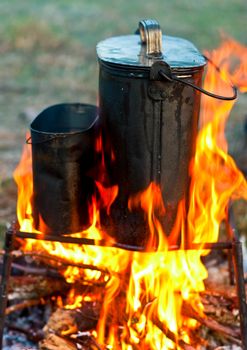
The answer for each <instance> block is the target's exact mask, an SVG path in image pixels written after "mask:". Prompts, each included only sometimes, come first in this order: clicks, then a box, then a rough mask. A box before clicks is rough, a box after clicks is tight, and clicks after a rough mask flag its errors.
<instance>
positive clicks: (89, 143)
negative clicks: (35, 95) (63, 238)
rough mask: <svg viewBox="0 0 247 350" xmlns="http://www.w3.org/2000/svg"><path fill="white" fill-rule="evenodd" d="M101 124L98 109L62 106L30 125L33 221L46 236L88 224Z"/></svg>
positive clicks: (78, 228)
mask: <svg viewBox="0 0 247 350" xmlns="http://www.w3.org/2000/svg"><path fill="white" fill-rule="evenodd" d="M97 121H98V114H97V108H96V107H95V106H91V105H87V104H60V105H55V106H51V107H49V108H47V109H45V110H44V111H43V112H42V113H40V114H39V115H38V116H37V117H36V119H35V120H34V121H33V122H32V124H31V143H32V161H33V217H34V225H35V228H36V229H38V230H40V231H41V232H43V233H53V234H63V233H72V232H78V231H80V230H81V229H82V228H83V226H84V225H87V224H88V209H87V206H88V199H89V197H90V196H91V195H92V193H93V188H94V181H93V179H92V177H91V176H90V175H89V173H90V170H91V169H92V168H93V167H94V163H95V151H94V149H95V137H96V134H97Z"/></svg>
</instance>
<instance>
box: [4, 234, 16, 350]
mask: <svg viewBox="0 0 247 350" xmlns="http://www.w3.org/2000/svg"><path fill="white" fill-rule="evenodd" d="M14 237H15V231H14V230H8V231H7V232H6V235H5V243H4V251H5V254H4V256H3V271H2V279H1V285H0V349H2V347H3V332H4V321H5V310H6V307H7V301H8V284H9V277H10V271H11V262H12V254H11V253H12V249H13V242H14Z"/></svg>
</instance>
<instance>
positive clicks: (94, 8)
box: [0, 0, 247, 226]
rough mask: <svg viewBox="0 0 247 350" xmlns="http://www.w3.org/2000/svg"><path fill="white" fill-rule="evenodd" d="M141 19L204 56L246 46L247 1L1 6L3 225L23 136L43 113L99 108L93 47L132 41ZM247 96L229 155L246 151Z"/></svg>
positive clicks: (60, 1)
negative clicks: (234, 44)
mask: <svg viewBox="0 0 247 350" xmlns="http://www.w3.org/2000/svg"><path fill="white" fill-rule="evenodd" d="M143 18H155V19H157V20H158V21H159V22H160V24H161V27H162V30H163V33H166V34H168V35H172V36H180V37H184V38H186V39H188V40H190V41H192V42H193V43H194V44H195V45H196V46H197V47H198V48H199V49H200V50H203V49H213V48H215V47H217V45H218V44H219V43H220V41H221V36H222V35H223V33H224V34H226V35H229V36H231V37H233V38H234V39H237V40H238V41H240V42H241V43H243V44H247V37H246V23H247V2H246V0H218V1H215V0H204V1H203V0H173V1H171V0H170V1H168V0H166V1H164V0H152V1H139V0H132V1H127V0H115V1H112V2H110V1H107V0H97V1H92V0H91V1H89V0H72V1H69V0H57V1H51V0H36V1H32V0H21V1H20V0H10V1H5V0H2V1H1V2H0V105H1V108H0V121H1V123H0V196H1V197H0V224H1V225H2V226H4V225H5V222H6V220H7V221H9V220H10V218H11V217H13V215H14V209H13V208H14V203H15V188H14V186H13V181H12V179H11V174H12V171H13V169H14V167H15V165H16V163H17V162H18V159H19V156H20V152H21V148H22V143H23V142H24V140H25V131H26V130H27V129H28V127H29V124H30V121H31V120H32V119H33V118H34V117H35V115H36V114H37V113H39V112H40V111H41V110H42V109H44V108H46V107H47V106H49V105H52V104H56V103H60V102H90V103H93V104H95V103H97V84H98V70H97V69H98V68H97V58H96V53H95V46H96V44H97V42H99V41H100V40H102V39H104V38H106V37H110V36H114V35H121V34H131V33H134V31H135V30H136V28H137V25H138V22H139V20H140V19H143ZM246 106H247V101H246V97H241V98H240V99H239V102H238V104H237V106H236V107H235V109H234V111H233V117H232V121H230V122H229V126H228V136H229V139H230V141H231V149H232V152H233V153H234V154H235V155H236V157H237V156H238V153H241V152H242V151H241V149H242V148H243V145H244V142H245V141H244V134H243V120H244V117H245V114H246Z"/></svg>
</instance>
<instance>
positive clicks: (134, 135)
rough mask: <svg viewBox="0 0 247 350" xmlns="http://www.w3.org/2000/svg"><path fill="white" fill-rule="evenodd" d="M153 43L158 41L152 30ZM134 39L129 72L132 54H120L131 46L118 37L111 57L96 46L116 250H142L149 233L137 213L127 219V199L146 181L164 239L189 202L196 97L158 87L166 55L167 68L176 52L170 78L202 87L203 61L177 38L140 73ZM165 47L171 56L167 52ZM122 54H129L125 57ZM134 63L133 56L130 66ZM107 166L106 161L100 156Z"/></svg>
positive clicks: (178, 88) (175, 85)
mask: <svg viewBox="0 0 247 350" xmlns="http://www.w3.org/2000/svg"><path fill="white" fill-rule="evenodd" d="M148 24H149V22H148V23H147V28H146V29H145V30H147V33H145V30H144V34H143V32H142V40H144V41H145V40H146V39H147V40H148V37H149V35H148V32H149V28H148ZM153 26H154V24H153V21H152V31H153V30H155V29H154V28H155V26H154V28H153ZM141 28H142V27H141ZM144 28H145V23H144ZM142 29H143V28H142ZM157 35H160V28H159V26H158V25H157ZM143 36H144V38H143ZM145 36H146V39H145ZM133 37H134V38H132V36H131V43H132V46H131V48H132V50H133V45H134V44H133V43H135V44H136V45H137V46H138V47H136V48H135V50H134V51H133V52H134V53H133V52H132V51H131V52H132V54H131V62H132V65H131V64H130V61H129V60H127V58H126V55H127V54H128V53H129V51H130V50H129V48H128V47H126V48H125V47H124V44H126V41H128V39H129V38H126V39H124V40H123V42H121V40H122V37H120V42H118V45H117V48H116V51H114V50H113V48H112V40H110V39H108V41H104V42H103V43H102V45H101V43H100V44H98V46H97V50H98V54H99V63H100V76H99V108H100V118H101V119H102V123H103V125H104V136H105V139H106V140H108V139H109V140H110V142H111V144H112V147H113V151H114V154H115V161H114V162H111V161H109V162H108V172H109V175H110V178H111V182H112V183H113V184H117V185H118V186H119V195H118V197H117V200H116V201H115V202H114V204H113V206H112V209H111V216H112V218H113V220H112V222H113V228H111V234H112V235H113V236H114V237H116V238H117V240H118V241H119V242H122V243H127V244H132V245H138V244H139V245H143V244H145V241H146V240H147V232H148V230H147V229H145V227H146V224H145V223H144V219H143V213H141V212H138V211H134V212H130V211H129V210H128V199H129V197H130V196H131V195H134V194H136V193H138V192H139V191H143V190H145V189H146V188H147V187H148V185H149V184H150V182H151V181H154V182H156V183H157V184H159V185H160V187H161V190H162V196H163V200H164V203H165V208H166V214H165V216H164V217H163V218H162V221H163V227H164V230H165V232H166V233H167V235H169V234H170V232H171V230H172V228H173V225H174V222H175V218H176V214H177V207H178V203H179V202H180V201H181V200H183V199H184V200H185V201H186V199H187V192H188V189H189V184H190V179H189V164H190V160H191V158H192V156H193V154H194V150H195V139H196V134H197V124H198V117H199V107H200V93H198V92H197V91H195V90H194V89H193V88H192V87H190V86H185V85H183V84H181V83H179V82H177V81H169V80H168V79H164V77H163V76H162V75H161V74H160V71H162V70H163V69H164V64H166V63H165V61H164V57H166V58H167V60H168V61H169V57H168V56H169V52H170V53H172V57H171V61H169V62H170V63H171V62H173V61H174V57H175V52H177V55H176V64H174V67H172V66H171V67H170V66H169V67H170V69H171V72H172V73H174V72H176V74H177V75H179V79H180V80H186V81H187V82H190V83H193V84H194V85H197V86H201V81H202V73H203V69H204V65H205V60H204V58H203V57H202V56H201V55H200V53H199V52H198V51H197V50H196V49H195V48H194V46H193V45H192V44H190V43H188V42H185V43H184V42H183V41H181V42H183V45H182V46H181V47H179V45H180V40H178V39H177V38H175V39H174V42H172V39H171V38H169V40H168V43H167V42H166V41H165V39H166V38H164V40H163V43H164V51H163V52H162V48H158V49H157V54H156V53H155V52H154V53H153V55H150V54H147V53H146V56H147V58H148V64H147V62H145V63H143V65H142V64H141V63H140V61H139V58H140V57H138V52H141V53H140V55H141V57H143V54H144V53H145V49H146V46H147V45H146V44H145V43H144V42H141V40H140V39H139V40H138V39H137V37H138V36H133ZM160 41H161V40H160ZM114 42H115V41H114V40H113V43H114ZM157 42H159V41H157ZM107 43H108V44H109V45H108V46H109V47H110V48H109V47H108V46H107ZM122 44H123V46H122ZM156 44H157V43H156ZM167 45H168V46H169V45H170V46H171V47H172V49H171V50H170V51H169V49H168V50H167V52H166V51H165V48H166V47H167ZM176 45H177V51H176ZM120 46H121V47H122V49H121V50H120V51H121V55H120V54H119V47H120ZM107 48H108V49H109V51H108V52H107ZM191 48H193V50H192V49H191ZM125 49H126V52H127V53H126V54H125V55H124V54H123V52H124V51H125ZM182 49H184V52H185V56H186V65H185V64H184V57H185V56H183V50H182ZM143 51H144V53H143ZM118 54H119V55H118ZM133 55H135V56H136V60H135V62H134V63H133V59H132V58H133V57H132V56H133ZM167 55H168V56H167ZM116 57H118V60H116ZM115 60H116V64H114V62H115ZM150 62H151V63H150ZM179 62H180V65H179ZM195 62H197V65H195ZM106 159H110V157H107V156H106ZM112 222H111V224H112ZM108 231H109V230H108Z"/></svg>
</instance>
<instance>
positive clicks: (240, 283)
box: [232, 241, 247, 350]
mask: <svg viewBox="0 0 247 350" xmlns="http://www.w3.org/2000/svg"><path fill="white" fill-rule="evenodd" d="M232 257H233V264H234V270H235V278H236V288H237V295H238V303H239V313H240V327H241V337H242V348H243V349H244V350H247V304H246V295H245V284H244V267H243V251H242V243H241V242H239V241H233V242H232Z"/></svg>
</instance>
